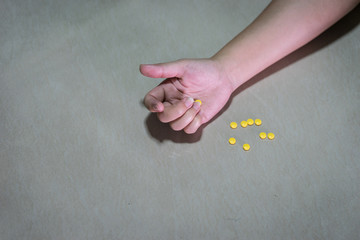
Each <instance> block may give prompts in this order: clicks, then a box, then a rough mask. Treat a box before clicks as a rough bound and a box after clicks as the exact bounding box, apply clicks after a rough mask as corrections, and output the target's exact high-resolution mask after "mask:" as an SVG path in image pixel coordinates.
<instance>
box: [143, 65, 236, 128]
mask: <svg viewBox="0 0 360 240" xmlns="http://www.w3.org/2000/svg"><path fill="white" fill-rule="evenodd" d="M140 72H141V73H142V74H143V75H144V76H147V77H151V78H166V79H165V80H164V81H163V82H162V83H160V84H159V85H158V86H157V87H155V88H154V89H152V90H151V91H150V92H149V93H148V94H147V95H146V96H145V98H144V104H145V106H146V107H147V108H148V109H149V111H151V112H156V113H157V115H158V118H159V120H160V121H161V122H164V123H169V124H170V126H171V128H172V129H174V130H175V131H180V130H184V131H185V132H186V133H188V134H192V133H195V132H196V131H197V129H198V128H199V127H200V126H201V125H202V124H204V123H206V122H208V121H209V120H210V119H212V118H213V117H214V116H215V115H216V114H217V113H218V112H219V111H220V110H221V109H222V108H223V107H224V105H225V104H226V102H227V101H228V99H229V97H230V95H231V93H232V92H233V90H234V87H233V85H232V83H231V81H230V79H229V78H228V76H227V74H226V72H225V71H224V70H223V68H222V67H221V65H220V64H219V63H217V62H216V61H214V60H211V59H197V60H190V59H182V60H178V61H175V62H169V63H160V64H151V65H150V64H149V65H148V64H142V65H140ZM194 99H199V100H201V102H202V105H201V106H200V104H199V103H198V102H195V103H194Z"/></svg>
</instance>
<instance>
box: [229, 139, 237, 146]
mask: <svg viewBox="0 0 360 240" xmlns="http://www.w3.org/2000/svg"><path fill="white" fill-rule="evenodd" d="M229 143H230V144H231V145H234V144H235V143H236V139H235V138H233V137H232V138H229Z"/></svg>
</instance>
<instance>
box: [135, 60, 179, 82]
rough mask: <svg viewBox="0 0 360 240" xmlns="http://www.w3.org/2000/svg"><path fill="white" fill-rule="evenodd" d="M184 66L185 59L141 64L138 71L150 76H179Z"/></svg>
mask: <svg viewBox="0 0 360 240" xmlns="http://www.w3.org/2000/svg"><path fill="white" fill-rule="evenodd" d="M185 66H186V61H185V60H177V61H174V62H167V63H158V64H141V65H140V72H141V73H142V74H143V75H144V76H146V77H151V78H173V77H177V78H181V77H182V76H183V73H184V69H185Z"/></svg>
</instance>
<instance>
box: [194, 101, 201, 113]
mask: <svg viewBox="0 0 360 240" xmlns="http://www.w3.org/2000/svg"><path fill="white" fill-rule="evenodd" d="M200 106H201V103H200V102H195V103H194V105H193V108H194V109H195V110H196V111H197V110H199V109H200Z"/></svg>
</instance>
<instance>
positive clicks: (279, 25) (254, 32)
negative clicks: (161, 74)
mask: <svg viewBox="0 0 360 240" xmlns="http://www.w3.org/2000/svg"><path fill="white" fill-rule="evenodd" d="M359 2H360V1H359V0H301V1H299V0H274V1H272V2H271V3H270V4H269V6H268V7H267V8H266V9H265V10H264V11H263V12H262V13H261V14H260V15H259V16H258V17H257V18H256V19H255V20H254V22H253V23H252V24H250V25H249V26H248V27H247V28H246V29H245V30H244V31H242V32H241V33H240V34H239V35H237V36H236V37H235V38H234V39H233V40H231V41H230V42H229V43H228V44H227V45H226V46H225V47H223V48H222V49H221V50H220V51H219V52H218V53H216V54H215V55H214V56H213V57H212V59H213V60H215V61H216V62H218V63H219V64H220V65H221V66H222V67H223V68H224V70H225V72H227V74H228V75H229V78H230V79H231V81H232V83H233V87H234V90H235V89H236V88H237V87H239V86H240V85H241V84H243V83H244V82H246V81H247V80H249V79H250V78H251V77H253V76H254V75H256V74H257V73H259V72H260V71H262V70H264V69H265V68H267V67H268V66H270V65H272V64H273V63H275V62H276V61H278V60H279V59H281V58H283V57H285V56H286V55H288V54H289V53H291V52H293V51H294V50H296V49H298V48H299V47H301V46H303V45H304V44H306V43H307V42H309V41H310V40H312V39H313V38H315V37H316V36H318V35H319V34H320V33H322V32H323V31H324V30H326V29H327V28H329V27H330V26H331V25H332V24H334V23H335V22H336V21H338V20H339V19H340V18H341V17H343V16H344V15H346V14H347V13H348V12H349V11H350V10H351V9H353V8H354V7H355V6H356V5H357V4H358V3H359Z"/></svg>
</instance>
